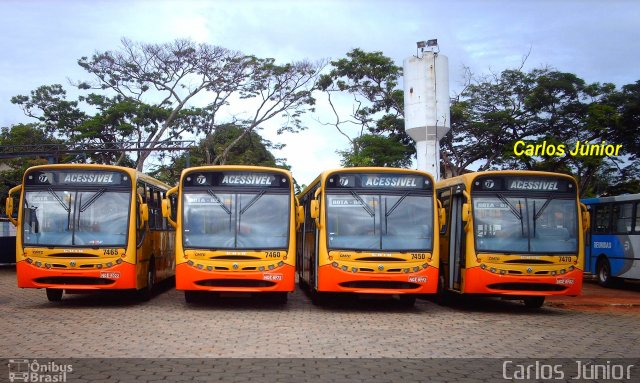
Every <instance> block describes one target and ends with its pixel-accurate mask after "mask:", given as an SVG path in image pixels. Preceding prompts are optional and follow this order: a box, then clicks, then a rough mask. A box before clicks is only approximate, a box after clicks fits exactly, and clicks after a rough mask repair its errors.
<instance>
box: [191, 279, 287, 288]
mask: <svg viewBox="0 0 640 383" xmlns="http://www.w3.org/2000/svg"><path fill="white" fill-rule="evenodd" d="M275 284H276V283H275V282H272V281H262V280H257V279H205V280H203V281H198V282H196V285H199V286H208V287H271V286H274V285H275Z"/></svg>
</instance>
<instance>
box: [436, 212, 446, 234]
mask: <svg viewBox="0 0 640 383" xmlns="http://www.w3.org/2000/svg"><path fill="white" fill-rule="evenodd" d="M438 223H439V224H440V231H441V232H442V230H443V229H444V225H445V224H446V223H447V214H446V212H445V210H444V208H443V207H440V208H438Z"/></svg>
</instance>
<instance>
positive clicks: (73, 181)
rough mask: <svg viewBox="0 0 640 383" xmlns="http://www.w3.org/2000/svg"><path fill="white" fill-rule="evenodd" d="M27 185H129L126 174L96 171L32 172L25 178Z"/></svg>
mask: <svg viewBox="0 0 640 383" xmlns="http://www.w3.org/2000/svg"><path fill="white" fill-rule="evenodd" d="M25 184H27V185H50V186H55V185H58V186H59V185H74V186H84V185H86V186H95V185H111V186H120V185H131V182H130V180H129V177H128V176H127V175H126V174H122V173H120V172H113V171H96V170H88V171H82V170H71V169H70V170H48V171H44V172H42V171H33V172H30V173H29V174H27V176H26V178H25Z"/></svg>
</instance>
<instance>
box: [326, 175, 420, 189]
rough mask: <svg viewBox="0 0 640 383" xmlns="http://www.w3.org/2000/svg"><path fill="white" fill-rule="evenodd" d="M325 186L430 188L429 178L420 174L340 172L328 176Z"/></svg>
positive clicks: (339, 187)
mask: <svg viewBox="0 0 640 383" xmlns="http://www.w3.org/2000/svg"><path fill="white" fill-rule="evenodd" d="M327 187H329V188H338V189H344V188H347V189H350V188H363V189H430V188H431V187H432V185H431V180H429V178H427V177H425V176H421V175H413V174H411V175H409V174H407V175H405V174H386V173H381V174H378V173H376V174H373V173H359V174H356V173H341V174H335V175H333V176H331V177H329V180H328V182H327Z"/></svg>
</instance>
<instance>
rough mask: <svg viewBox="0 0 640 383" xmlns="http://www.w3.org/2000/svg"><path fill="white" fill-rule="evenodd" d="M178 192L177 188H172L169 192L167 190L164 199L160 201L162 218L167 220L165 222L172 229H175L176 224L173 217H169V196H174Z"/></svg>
mask: <svg viewBox="0 0 640 383" xmlns="http://www.w3.org/2000/svg"><path fill="white" fill-rule="evenodd" d="M177 191H178V187H177V186H176V187H173V188H171V189H169V190H167V193H166V194H165V198H163V199H162V216H163V217H165V218H166V219H167V222H169V224H170V225H171V226H173V227H177V226H178V224H177V223H176V221H175V220H174V217H172V216H171V215H172V214H171V197H170V196H171V195H172V194H175V193H176V192H177Z"/></svg>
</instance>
